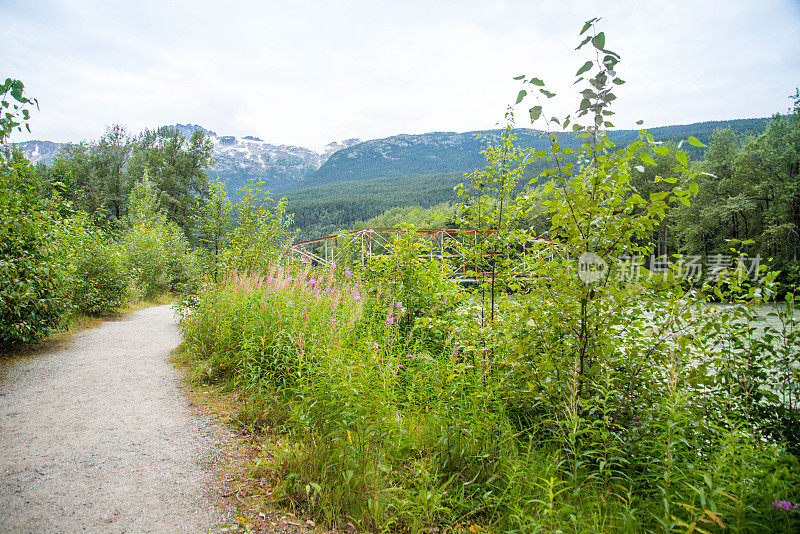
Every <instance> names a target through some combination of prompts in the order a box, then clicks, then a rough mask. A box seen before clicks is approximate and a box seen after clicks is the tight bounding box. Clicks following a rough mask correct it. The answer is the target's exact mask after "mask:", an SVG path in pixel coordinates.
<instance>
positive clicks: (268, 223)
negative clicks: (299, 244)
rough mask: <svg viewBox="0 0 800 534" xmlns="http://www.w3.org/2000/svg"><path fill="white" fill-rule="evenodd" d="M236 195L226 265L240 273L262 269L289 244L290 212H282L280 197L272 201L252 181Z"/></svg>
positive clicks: (261, 270)
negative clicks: (234, 219)
mask: <svg viewBox="0 0 800 534" xmlns="http://www.w3.org/2000/svg"><path fill="white" fill-rule="evenodd" d="M240 194H241V195H242V198H241V200H239V202H238V203H237V204H236V216H237V217H236V219H237V223H238V226H237V227H236V228H235V229H234V230H233V232H232V233H231V246H230V252H229V259H228V265H229V267H230V268H232V269H237V270H239V271H241V272H254V273H257V272H265V271H266V270H267V269H269V266H270V264H271V263H272V262H274V261H275V260H277V259H278V258H279V257H280V255H281V254H282V253H283V252H284V251H285V250H286V248H287V247H288V246H289V245H290V244H291V243H292V232H291V230H290V229H289V227H290V226H291V224H292V215H291V214H288V213H286V202H285V201H284V200H281V201H280V202H275V201H273V200H272V198H271V197H270V196H269V194H268V193H264V192H262V191H261V189H259V188H258V187H257V184H254V183H253V182H251V183H250V184H249V185H248V186H247V187H245V188H243V189H242V190H240Z"/></svg>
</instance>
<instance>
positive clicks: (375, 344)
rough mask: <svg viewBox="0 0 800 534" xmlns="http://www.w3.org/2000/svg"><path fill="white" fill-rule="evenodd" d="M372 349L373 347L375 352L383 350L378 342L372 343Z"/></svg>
mask: <svg viewBox="0 0 800 534" xmlns="http://www.w3.org/2000/svg"><path fill="white" fill-rule="evenodd" d="M372 347H373V348H374V349H375V350H378V349H379V348H381V346H380V345H378V342H377V341H373V342H372Z"/></svg>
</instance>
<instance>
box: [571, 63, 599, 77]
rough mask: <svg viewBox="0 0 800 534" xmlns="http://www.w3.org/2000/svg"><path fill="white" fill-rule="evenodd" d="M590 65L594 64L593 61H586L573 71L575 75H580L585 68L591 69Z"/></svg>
mask: <svg viewBox="0 0 800 534" xmlns="http://www.w3.org/2000/svg"><path fill="white" fill-rule="evenodd" d="M592 65H594V63H592V62H591V61H587V62H586V63H584V64H583V67H581V68H579V69H578V72H576V73H575V76H580V75H581V74H583V73H584V72H586V71H587V70H589V69H591V68H592Z"/></svg>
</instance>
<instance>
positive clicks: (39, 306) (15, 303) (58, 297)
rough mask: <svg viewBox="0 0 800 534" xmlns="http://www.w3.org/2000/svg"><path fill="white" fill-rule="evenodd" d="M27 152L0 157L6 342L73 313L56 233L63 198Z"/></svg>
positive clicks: (1, 306) (0, 305) (43, 330)
mask: <svg viewBox="0 0 800 534" xmlns="http://www.w3.org/2000/svg"><path fill="white" fill-rule="evenodd" d="M40 185H41V184H38V183H37V181H36V180H35V172H34V169H33V167H32V166H31V164H30V163H29V162H28V161H27V160H25V158H24V157H23V156H22V154H21V152H15V153H14V154H13V155H12V157H11V158H10V159H5V158H3V157H0V343H2V344H3V345H7V344H15V343H28V342H31V341H35V340H37V339H41V338H42V337H44V336H46V335H47V334H48V333H49V332H51V331H52V330H54V329H57V328H59V327H60V326H61V325H62V324H64V321H65V320H66V318H67V316H68V314H69V308H70V305H69V299H68V295H67V292H66V290H65V288H66V279H67V278H66V271H67V269H66V267H67V266H66V265H65V264H64V259H63V256H62V254H61V252H62V251H61V250H60V249H59V247H58V240H57V239H54V233H55V232H56V231H57V229H58V227H59V225H60V224H61V223H60V217H59V210H60V209H61V207H62V203H61V201H60V199H59V198H58V197H57V196H56V197H52V198H50V197H46V196H43V194H42V188H41V186H40Z"/></svg>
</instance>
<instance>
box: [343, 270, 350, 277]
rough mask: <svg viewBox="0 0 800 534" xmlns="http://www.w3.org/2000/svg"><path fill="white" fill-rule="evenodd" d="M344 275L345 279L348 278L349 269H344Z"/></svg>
mask: <svg viewBox="0 0 800 534" xmlns="http://www.w3.org/2000/svg"><path fill="white" fill-rule="evenodd" d="M344 275H345V276H346V277H347V278H350V269H345V270H344Z"/></svg>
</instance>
